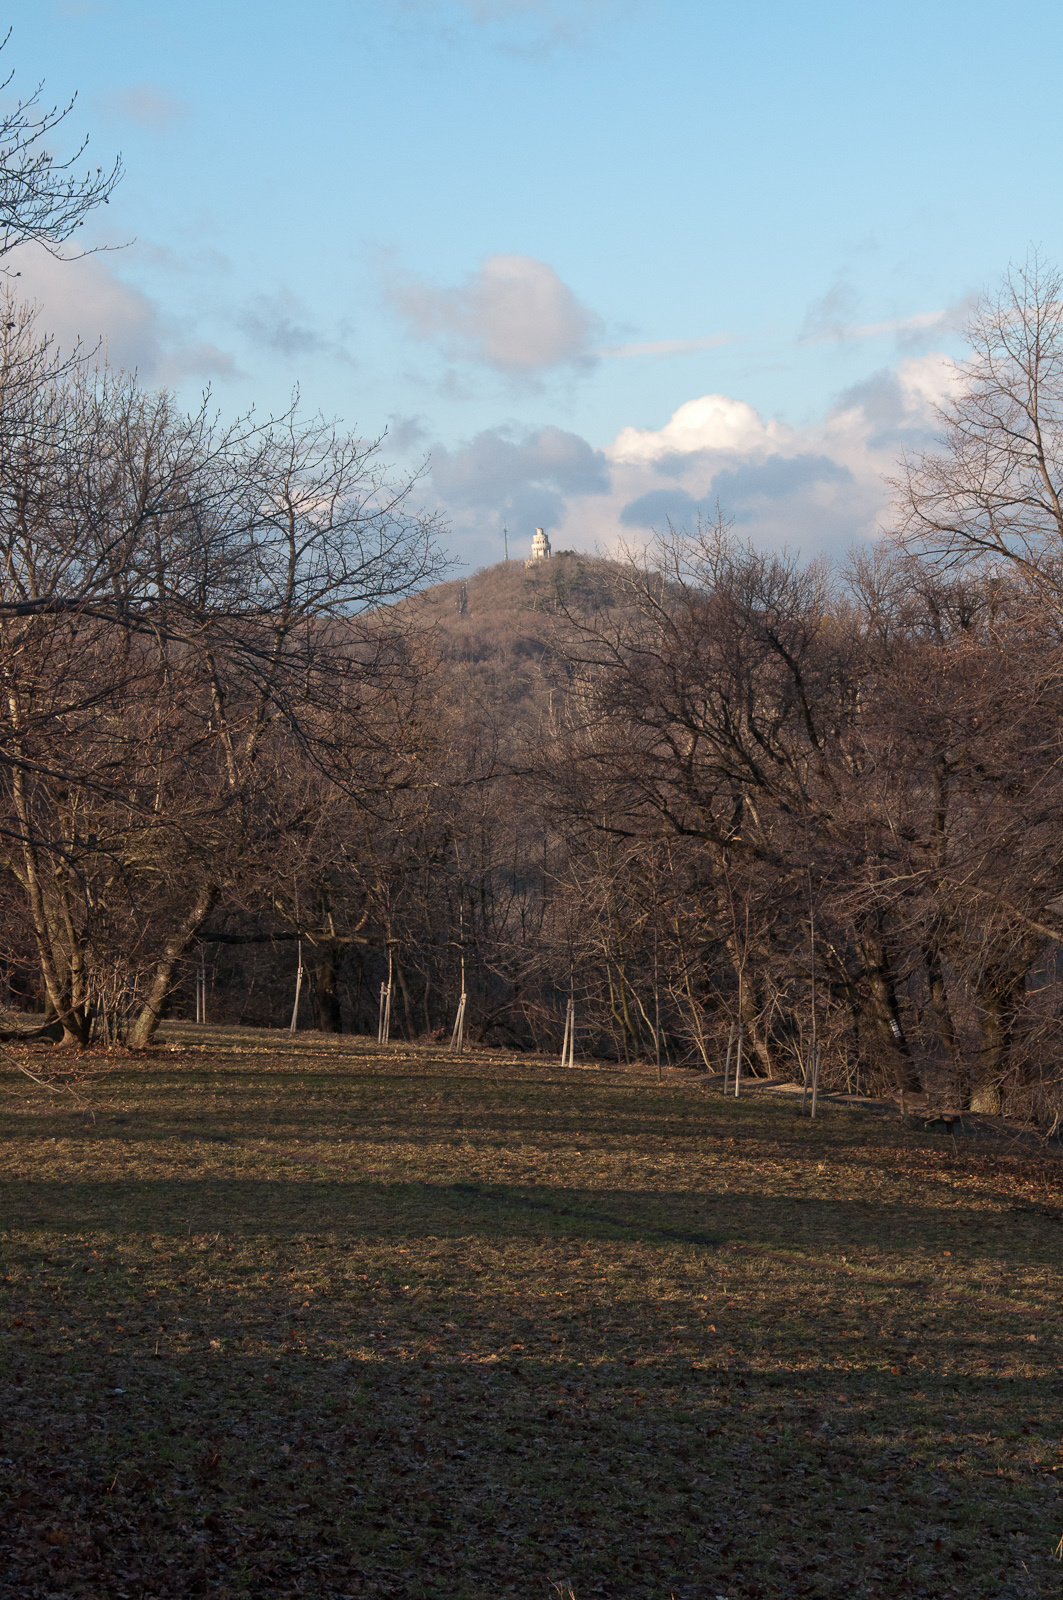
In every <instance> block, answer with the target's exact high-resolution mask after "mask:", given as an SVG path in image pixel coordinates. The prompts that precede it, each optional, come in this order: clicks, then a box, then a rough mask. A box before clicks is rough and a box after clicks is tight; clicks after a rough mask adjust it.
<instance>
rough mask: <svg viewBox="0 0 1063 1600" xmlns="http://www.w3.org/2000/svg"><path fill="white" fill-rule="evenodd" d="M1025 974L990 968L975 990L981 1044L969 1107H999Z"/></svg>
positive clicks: (990, 1111)
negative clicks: (976, 1076) (978, 1080)
mask: <svg viewBox="0 0 1063 1600" xmlns="http://www.w3.org/2000/svg"><path fill="white" fill-rule="evenodd" d="M1024 978H1025V974H1024V973H1019V974H1018V975H1016V974H1015V973H1014V972H989V973H987V974H986V976H985V977H984V978H983V980H982V984H981V986H980V988H979V990H978V1004H979V1006H980V1008H981V1012H982V1028H981V1032H982V1048H981V1051H980V1053H979V1062H978V1077H979V1079H980V1080H981V1081H980V1082H979V1083H978V1084H977V1085H976V1086H975V1090H974V1093H973V1095H972V1097H971V1109H972V1110H973V1111H981V1112H983V1113H985V1114H988V1115H991V1116H992V1115H996V1114H997V1113H998V1112H999V1111H1000V1110H1001V1108H1002V1093H1001V1091H1002V1088H1003V1085H1004V1081H1005V1079H1006V1078H1007V1076H1008V1073H1009V1071H1010V1070H1011V1064H1012V1063H1011V1054H1012V1045H1013V1043H1014V1039H1015V1019H1016V1016H1017V1014H1018V1011H1019V1007H1020V1005H1021V1004H1022V998H1023V994H1024V991H1025V983H1024Z"/></svg>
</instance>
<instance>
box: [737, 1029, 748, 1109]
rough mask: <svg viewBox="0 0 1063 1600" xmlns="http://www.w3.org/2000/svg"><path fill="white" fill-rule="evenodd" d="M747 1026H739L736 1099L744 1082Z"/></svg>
mask: <svg viewBox="0 0 1063 1600" xmlns="http://www.w3.org/2000/svg"><path fill="white" fill-rule="evenodd" d="M745 1037H746V1025H745V1023H744V1022H740V1023H739V1024H738V1054H737V1055H736V1056H735V1099H736V1100H737V1099H738V1089H739V1085H740V1084H741V1082H742V1046H743V1044H744V1043H745Z"/></svg>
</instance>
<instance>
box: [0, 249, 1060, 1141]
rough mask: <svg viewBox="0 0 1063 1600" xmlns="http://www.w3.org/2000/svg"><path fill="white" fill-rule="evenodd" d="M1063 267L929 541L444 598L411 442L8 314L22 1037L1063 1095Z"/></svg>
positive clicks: (1002, 318) (999, 335)
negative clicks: (219, 410)
mask: <svg viewBox="0 0 1063 1600" xmlns="http://www.w3.org/2000/svg"><path fill="white" fill-rule="evenodd" d="M1061 288H1063V286H1061V285H1059V284H1057V282H1056V280H1055V277H1054V275H1052V274H1051V273H1047V274H1046V273H1045V272H1043V271H1042V270H1041V269H1040V268H1039V267H1038V266H1037V264H1036V263H1034V264H1033V265H1032V266H1031V267H1030V268H1029V269H1027V271H1026V272H1025V273H1024V274H1016V275H1014V276H1013V278H1012V279H1011V280H1009V283H1008V284H1007V285H1006V286H1005V290H1004V293H1003V295H1002V297H1001V298H999V299H998V300H996V301H994V302H992V303H987V304H985V305H983V307H982V308H981V309H980V311H979V313H978V316H977V319H976V323H975V329H974V355H973V357H972V362H971V365H970V366H969V368H968V370H967V372H966V374H965V375H964V381H963V383H961V384H960V385H959V386H958V388H957V390H956V397H955V399H954V400H953V401H952V402H950V404H949V406H948V407H947V408H946V410H945V413H944V416H943V449H942V452H941V453H940V454H938V455H928V456H926V457H924V458H921V459H919V460H915V461H912V462H911V463H908V464H907V465H906V466H905V468H904V469H903V471H902V473H901V476H900V480H899V483H898V505H899V509H898V533H897V536H896V537H895V538H894V539H892V540H887V541H884V542H883V543H882V544H881V545H879V546H877V547H875V548H873V549H865V550H863V551H861V552H858V553H857V554H855V555H854V556H853V557H852V559H851V560H850V562H849V563H848V565H847V566H846V567H845V568H844V569H840V570H839V569H834V568H831V567H828V566H827V565H825V564H823V563H815V562H813V563H801V562H800V561H798V560H797V559H796V558H793V557H790V556H785V555H771V554H765V553H763V552H758V551H755V550H751V549H748V548H746V547H744V546H743V545H741V544H740V543H739V542H737V541H735V540H734V539H733V537H732V536H731V534H730V532H729V530H728V529H726V528H725V527H702V528H699V529H694V530H688V531H686V532H682V533H676V532H668V533H667V534H666V535H665V536H664V537H663V538H661V539H660V540H658V542H657V543H656V545H655V546H654V547H653V548H652V549H651V550H650V551H649V552H647V554H646V556H645V558H644V559H642V560H639V561H633V560H629V561H619V562H610V561H604V560H595V559H592V558H588V557H582V556H577V555H572V554H566V555H563V556H556V557H554V558H553V560H551V561H548V562H543V563H540V564H539V565H538V566H537V567H536V569H534V570H526V569H525V568H524V567H523V565H518V564H516V563H512V564H509V565H508V566H506V565H502V566H499V567H496V568H492V569H490V570H488V571H487V572H484V573H481V574H478V575H475V576H474V577H473V578H471V579H469V580H467V590H466V592H465V593H464V596H463V603H462V604H461V605H459V604H458V603H457V593H458V591H457V589H456V587H454V586H453V585H440V584H437V585H436V586H435V587H431V586H430V585H431V583H432V581H433V580H434V579H437V578H439V576H440V575H441V567H440V563H439V558H438V556H437V553H436V546H435V535H436V528H435V526H434V523H433V519H432V518H430V517H426V516H424V515H423V514H421V513H420V512H418V511H417V510H416V509H415V508H414V506H413V498H412V485H411V484H410V483H409V482H408V481H407V482H401V481H400V482H397V483H395V482H393V481H392V480H391V478H390V477H389V475H388V474H387V473H386V472H385V471H384V470H383V469H382V468H381V466H380V464H379V463H380V455H379V448H378V446H377V445H375V444H365V443H363V442H361V441H358V440H356V439H352V438H349V437H347V436H345V435H343V434H341V433H339V432H337V431H336V430H333V429H332V428H331V427H326V426H325V425H323V424H322V423H320V422H319V421H311V422H309V423H301V422H300V421H299V420H298V419H297V418H296V417H294V416H286V417H283V418H280V419H275V420H273V421H271V422H269V423H267V424H264V425H257V424H255V423H253V422H252V421H250V420H245V421H244V422H242V423H238V424H235V425H232V426H229V427H223V426H221V425H220V424H218V423H216V422H215V421H213V420H212V419H211V418H209V417H208V416H206V415H205V414H201V415H198V416H194V417H184V416H181V415H179V414H178V413H177V412H176V410H175V408H174V407H173V404H172V402H171V401H170V400H168V399H167V398H165V397H160V396H155V395H149V394H146V393H144V392H143V391H142V390H140V389H139V387H138V386H137V385H136V384H135V383H134V382H133V381H131V380H129V379H126V378H119V377H115V376H113V375H111V374H108V373H107V372H106V371H100V370H97V369H95V368H94V367H92V366H91V364H90V363H88V362H84V361H79V362H75V363H74V364H73V365H70V366H61V365H60V364H59V363H57V362H56V361H55V360H54V359H53V356H52V353H51V350H50V347H49V345H48V343H47V341H46V340H43V339H41V338H40V337H39V336H38V335H37V334H36V332H35V329H34V326H33V322H32V319H31V318H29V317H28V316H27V315H26V314H25V313H24V312H21V311H19V310H18V309H17V308H15V307H12V308H11V309H10V311H9V314H8V316H7V318H6V320H7V321H8V323H9V324H10V326H9V328H8V330H7V334H6V336H5V342H4V345H3V359H2V363H0V531H2V537H3V540H4V562H5V565H4V578H3V585H2V588H0V680H2V683H3V704H2V707H0V795H2V815H0V829H2V832H0V841H2V842H0V895H2V897H3V909H4V917H3V927H4V929H5V934H4V948H3V951H2V957H3V962H4V968H3V970H4V973H5V974H6V981H7V990H8V999H9V1001H10V1003H11V1006H12V1008H13V1009H20V1008H21V1009H33V1008H38V1007H39V1008H43V1009H44V1010H45V1011H46V1013H47V1014H48V1015H49V1016H50V1017H51V1018H52V1019H53V1020H54V1022H55V1024H56V1025H57V1027H58V1029H59V1030H60V1031H61V1033H62V1036H63V1038H64V1039H65V1040H66V1042H67V1043H69V1044H71V1045H84V1044H86V1043H87V1042H89V1041H91V1040H107V1041H119V1042H125V1043H127V1044H129V1045H132V1046H144V1045H146V1044H148V1043H149V1042H150V1040H151V1038H152V1037H153V1034H154V1031H155V1028H156V1026H157V1023H158V1020H159V1018H160V1016H162V1015H163V1014H165V1013H166V1012H167V1011H168V1010H169V1011H171V1012H174V1013H177V1014H184V1015H189V1014H190V1013H191V1009H192V992H193V981H194V977H195V974H196V972H197V971H200V970H202V971H203V972H204V973H205V976H206V978H207V985H208V997H207V1006H208V1016H210V1017H211V1019H212V1020H232V1021H246V1022H262V1023H266V1022H269V1023H273V1024H277V1023H280V1022H282V1021H284V1020H286V1019H287V1016H288V1015H289V1013H290V1007H291V1002H292V993H293V989H294V975H295V968H296V965H297V962H298V959H299V955H298V952H299V951H300V950H301V952H302V964H303V966H304V968H305V969H306V971H307V973H308V975H309V983H308V988H304V993H306V994H307V996H308V998H307V1006H308V1009H307V1011H306V1012H304V1016H303V1020H304V1023H305V1022H311V1023H313V1024H314V1025H316V1026H319V1027H322V1028H325V1029H328V1030H337V1029H353V1030H357V1031H362V1032H375V1031H376V1027H377V1019H378V1005H379V995H380V988H381V984H382V983H387V982H389V981H390V984H391V1026H392V1032H393V1035H398V1036H402V1037H411V1038H416V1037H426V1036H428V1037H431V1036H434V1037H437V1038H441V1037H443V1036H444V1035H445V1034H447V1033H448V1032H449V1029H450V1027H451V1025H452V1023H453V1020H454V1015H455V1011H456V1008H457V1005H458V1000H459V996H460V994H461V993H462V992H463V989H464V991H465V992H466V993H467V994H468V1003H467V1034H468V1035H469V1036H471V1037H472V1038H474V1039H479V1040H486V1041H489V1042H496V1043H505V1044H507V1045H509V1046H512V1047H531V1048H539V1049H558V1048H559V1047H560V1042H561V1035H562V1031H563V1028H564V1019H565V1015H566V1012H567V1010H568V1006H569V1003H570V1001H571V1002H573V1003H574V1007H575V1017H576V1029H577V1034H576V1049H577V1055H578V1054H579V1053H580V1052H581V1051H585V1052H587V1053H593V1054H595V1055H606V1056H610V1057H612V1058H615V1059H629V1060H634V1059H639V1060H642V1061H650V1062H654V1063H655V1062H658V1061H660V1062H661V1063H662V1064H663V1063H665V1062H672V1063H681V1064H685V1065H689V1066H691V1067H705V1066H710V1067H712V1068H714V1069H715V1068H717V1067H719V1066H720V1065H721V1064H722V1062H723V1060H724V1058H725V1057H726V1054H727V1049H728V1041H729V1040H730V1041H731V1042H732V1044H733V1043H734V1042H736V1041H737V1037H738V1033H739V1030H740V1032H741V1038H742V1044H743V1051H744V1055H745V1059H746V1062H747V1070H751V1071H756V1072H758V1073H761V1074H768V1073H770V1074H773V1075H780V1074H783V1075H787V1076H794V1075H800V1074H801V1073H802V1072H803V1071H804V1070H805V1068H806V1066H807V1065H808V1063H809V1061H810V1060H811V1057H812V1052H813V1050H814V1049H818V1050H819V1051H820V1052H821V1054H822V1061H823V1067H822V1073H823V1079H822V1081H824V1082H825V1083H830V1084H833V1085H835V1086H840V1085H849V1086H850V1087H852V1088H856V1087H861V1088H874V1089H878V1090H881V1091H886V1092H892V1093H895V1094H897V1095H898V1096H903V1097H905V1098H906V1099H907V1098H908V1097H914V1098H916V1099H918V1097H920V1096H922V1097H928V1098H929V1100H930V1101H931V1102H932V1103H934V1104H937V1105H942V1104H944V1103H945V1102H957V1103H960V1104H963V1105H968V1106H969V1105H973V1106H975V1107H981V1108H983V1109H986V1110H991V1109H999V1108H1003V1109H1005V1110H1008V1111H1010V1112H1013V1113H1015V1114H1020V1115H1023V1116H1027V1117H1030V1118H1033V1119H1036V1120H1038V1121H1039V1122H1040V1123H1041V1124H1043V1125H1045V1126H1048V1127H1051V1126H1053V1124H1054V1123H1058V1120H1059V1116H1060V1112H1061V1109H1063V1048H1061V1044H1060V1025H1061V1021H1063V1011H1061V999H1063V986H1061V985H1060V983H1059V982H1058V979H1057V966H1058V961H1057V951H1058V950H1059V947H1060V941H1061V939H1063V825H1061V824H1063V778H1061V773H1063V763H1061V756H1063V746H1061V729H1063V670H1061V669H1063V638H1061V629H1063V622H1061V612H1060V572H1061V571H1063V565H1061V562H1063V543H1061V539H1063V534H1061V532H1060V530H1061V528H1063V520H1061V517H1060V515H1059V512H1058V505H1059V504H1060V503H1061V502H1060V499H1059V497H1060V495H1061V494H1063V438H1061V435H1060V426H1059V420H1058V419H1059V417H1060V415H1063V412H1061V410H1060V407H1061V404H1063V369H1061V365H1060V356H1061V354H1063V351H1061V342H1060V330H1059V319H1058V306H1059V305H1060V304H1061V303H1063V293H1061V292H1060V291H1061Z"/></svg>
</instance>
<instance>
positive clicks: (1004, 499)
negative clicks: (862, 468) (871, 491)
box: [893, 254, 1063, 601]
mask: <svg viewBox="0 0 1063 1600" xmlns="http://www.w3.org/2000/svg"><path fill="white" fill-rule="evenodd" d="M967 337H968V340H969V342H970V345H971V351H972V353H971V355H970V357H969V358H968V359H967V361H965V362H964V363H963V364H962V365H961V366H960V367H959V369H958V372H957V375H956V378H957V381H956V387H955V390H954V392H953V394H952V395H951V397H950V398H949V399H947V400H946V401H945V402H944V403H943V405H942V406H941V407H940V408H939V411H938V420H939V423H940V426H941V433H942V437H941V445H940V448H939V449H937V450H934V451H928V452H924V453H922V454H920V455H916V456H913V457H911V458H909V459H908V460H907V461H905V463H904V467H903V472H902V474H901V476H900V477H899V478H898V479H897V480H896V481H895V482H894V483H893V488H894V492H895V498H896V512H897V520H896V527H897V532H898V534H899V536H900V537H901V539H902V540H903V541H904V543H905V544H906V546H907V547H908V548H909V549H912V550H917V551H919V552H921V553H923V554H925V555H927V556H929V557H930V558H932V559H933V560H934V561H937V562H941V563H945V564H946V565H955V564H965V563H971V562H978V563H981V564H983V565H988V568H989V570H990V572H992V570H994V569H1002V568H1007V567H1010V568H1014V569H1018V570H1020V571H1021V572H1022V573H1023V574H1024V576H1025V578H1026V579H1027V580H1028V581H1030V582H1031V583H1033V584H1034V585H1035V586H1037V587H1038V588H1041V589H1045V590H1047V591H1048V592H1050V593H1051V594H1052V595H1053V596H1054V597H1055V599H1056V600H1057V601H1058V600H1059V598H1060V597H1061V595H1063V276H1061V275H1060V273H1059V272H1058V271H1057V270H1056V269H1055V268H1054V267H1051V266H1049V265H1047V264H1046V263H1045V262H1043V261H1042V260H1041V259H1040V258H1039V257H1038V256H1037V255H1036V254H1034V255H1032V256H1030V257H1029V259H1028V260H1027V261H1026V262H1025V264H1024V265H1023V266H1021V267H1016V268H1013V269H1012V270H1011V271H1009V272H1008V274H1007V276H1006V277H1005V279H1004V281H1003V284H1002V285H1001V288H1000V289H999V291H998V292H997V293H996V294H994V295H985V296H983V297H982V298H981V300H980V301H979V302H978V305H977V307H976V309H975V311H974V313H973V315H972V316H971V318H970V320H969V323H968V327H967Z"/></svg>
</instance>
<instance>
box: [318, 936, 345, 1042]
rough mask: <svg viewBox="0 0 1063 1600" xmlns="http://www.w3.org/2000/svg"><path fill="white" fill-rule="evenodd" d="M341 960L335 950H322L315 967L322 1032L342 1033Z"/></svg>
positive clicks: (319, 1024)
mask: <svg viewBox="0 0 1063 1600" xmlns="http://www.w3.org/2000/svg"><path fill="white" fill-rule="evenodd" d="M338 967H339V962H338V960H337V958H336V952H335V950H329V949H324V950H322V951H321V953H320V955H319V957H318V960H317V964H316V966H315V969H314V977H315V984H314V996H315V1000H316V1004H317V1025H318V1027H319V1028H320V1029H321V1032H322V1033H342V1032H343V1013H342V1011H341V1009H340V997H339V993H338V992H337V988H336V980H337V977H338V976H339V973H338Z"/></svg>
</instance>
